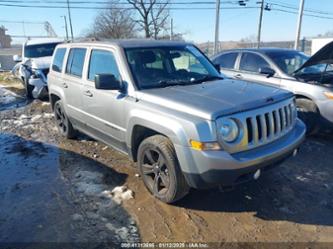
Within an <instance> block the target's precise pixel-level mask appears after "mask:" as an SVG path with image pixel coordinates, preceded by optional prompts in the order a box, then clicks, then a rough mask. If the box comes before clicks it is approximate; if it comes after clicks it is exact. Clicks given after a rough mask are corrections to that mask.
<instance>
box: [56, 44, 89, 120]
mask: <svg viewBox="0 0 333 249" xmlns="http://www.w3.org/2000/svg"><path fill="white" fill-rule="evenodd" d="M86 54H87V49H86V48H83V47H72V48H70V50H69V52H68V56H67V63H66V68H65V73H64V76H63V79H62V83H61V86H62V88H63V91H64V94H65V99H66V111H67V114H68V115H69V116H70V117H71V119H72V122H73V123H74V124H75V125H78V126H82V125H83V124H82V122H81V118H82V114H81V113H82V94H81V93H82V75H83V71H84V61H85V59H86Z"/></svg>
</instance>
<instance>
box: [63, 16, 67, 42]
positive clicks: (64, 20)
mask: <svg viewBox="0 0 333 249" xmlns="http://www.w3.org/2000/svg"><path fill="white" fill-rule="evenodd" d="M61 17H63V18H64V21H65V31H66V41H68V29H67V19H66V16H61Z"/></svg>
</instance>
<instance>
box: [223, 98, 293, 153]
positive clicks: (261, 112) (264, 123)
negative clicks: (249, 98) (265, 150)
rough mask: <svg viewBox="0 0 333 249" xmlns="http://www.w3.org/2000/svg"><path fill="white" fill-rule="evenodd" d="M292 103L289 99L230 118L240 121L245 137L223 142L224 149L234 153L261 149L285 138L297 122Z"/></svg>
mask: <svg viewBox="0 0 333 249" xmlns="http://www.w3.org/2000/svg"><path fill="white" fill-rule="evenodd" d="M292 102H293V99H288V100H284V101H281V102H279V103H275V104H272V105H270V106H266V107H263V108H260V109H257V110H252V111H248V112H244V113H237V114H233V115H230V116H228V117H230V118H232V119H235V120H238V121H239V123H240V124H241V126H242V130H243V133H242V134H244V135H243V137H242V138H241V139H238V140H236V141H235V142H233V143H226V142H223V141H221V142H222V144H223V146H224V148H225V149H226V150H227V151H229V152H231V153H234V152H239V151H244V150H249V149H253V148H256V147H259V146H261V145H264V144H267V143H270V142H273V141H275V140H277V139H279V138H280V137H282V136H284V135H285V134H286V133H288V132H289V131H290V130H291V129H292V128H293V127H294V124H295V121H296V110H294V109H293V105H292Z"/></svg>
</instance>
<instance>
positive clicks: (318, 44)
mask: <svg viewBox="0 0 333 249" xmlns="http://www.w3.org/2000/svg"><path fill="white" fill-rule="evenodd" d="M331 41H333V37H318V38H313V39H312V45H311V55H313V54H315V53H316V52H317V51H318V50H319V49H321V48H322V47H324V46H325V45H326V44H327V43H330V42H331Z"/></svg>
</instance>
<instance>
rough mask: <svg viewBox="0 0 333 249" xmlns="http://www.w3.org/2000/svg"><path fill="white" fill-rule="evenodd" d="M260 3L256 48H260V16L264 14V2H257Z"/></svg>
mask: <svg viewBox="0 0 333 249" xmlns="http://www.w3.org/2000/svg"><path fill="white" fill-rule="evenodd" d="M257 3H260V4H261V5H260V16H259V23H258V36H257V48H260V40H261V25H262V16H263V14H264V4H265V3H264V0H262V1H261V2H257Z"/></svg>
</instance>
